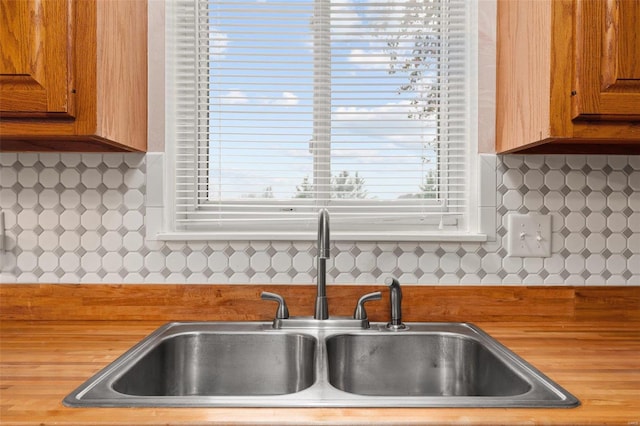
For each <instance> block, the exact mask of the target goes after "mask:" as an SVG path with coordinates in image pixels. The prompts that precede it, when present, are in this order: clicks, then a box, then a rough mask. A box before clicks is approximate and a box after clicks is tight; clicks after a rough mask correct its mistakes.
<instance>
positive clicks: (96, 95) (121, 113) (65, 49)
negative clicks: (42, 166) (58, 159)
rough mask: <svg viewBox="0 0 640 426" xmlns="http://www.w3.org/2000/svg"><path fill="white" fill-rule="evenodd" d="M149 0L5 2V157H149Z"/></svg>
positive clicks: (1, 101)
mask: <svg viewBox="0 0 640 426" xmlns="http://www.w3.org/2000/svg"><path fill="white" fill-rule="evenodd" d="M146 41H147V4H146V0H117V1H111V0H46V1H41V0H0V45H1V50H0V151H78V152H91V151H145V150H146V146H147V43H146Z"/></svg>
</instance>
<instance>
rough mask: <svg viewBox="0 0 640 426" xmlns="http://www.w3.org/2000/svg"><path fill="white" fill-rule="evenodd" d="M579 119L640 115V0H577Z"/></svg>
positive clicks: (576, 110)
mask: <svg viewBox="0 0 640 426" xmlns="http://www.w3.org/2000/svg"><path fill="white" fill-rule="evenodd" d="M573 106H574V118H587V119H603V120H617V119H620V120H639V119H640V0H577V3H576V90H575V96H574V105H573Z"/></svg>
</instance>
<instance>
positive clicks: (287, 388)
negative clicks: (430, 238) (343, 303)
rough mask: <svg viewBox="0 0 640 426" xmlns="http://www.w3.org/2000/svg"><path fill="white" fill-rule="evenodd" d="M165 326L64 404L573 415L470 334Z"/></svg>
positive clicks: (519, 367) (558, 396)
mask: <svg viewBox="0 0 640 426" xmlns="http://www.w3.org/2000/svg"><path fill="white" fill-rule="evenodd" d="M407 326H408V327H407V329H404V330H400V331H398V330H396V331H393V330H389V329H387V327H385V324H382V323H371V326H370V328H369V329H359V328H332V327H330V326H324V327H316V328H295V327H294V328H289V329H274V328H273V327H272V323H271V322H202V323H186V322H185V323H169V324H166V325H164V326H163V327H161V328H159V329H158V330H156V331H155V332H153V333H152V334H151V335H149V336H148V337H147V338H145V339H144V340H142V341H141V342H140V343H138V344H137V345H136V346H134V347H133V348H131V349H130V350H129V351H127V352H126V353H125V354H124V355H122V356H121V357H120V358H118V359H117V360H115V361H114V362H113V363H111V364H110V365H108V366H107V367H106V368H105V369H104V370H102V371H100V372H99V373H97V374H96V375H95V376H94V377H92V378H91V379H89V380H88V381H87V382H86V383H84V384H83V385H82V386H80V387H79V388H78V389H76V390H75V391H74V392H72V393H71V394H70V395H68V396H67V397H66V398H65V400H64V403H65V404H66V405H68V406H74V407H87V406H106V407H114V406H120V407H143V406H147V407H148V406H153V407H163V406H164V407H575V406H577V405H579V401H578V400H577V399H576V398H575V397H574V396H573V395H571V394H570V393H568V392H567V391H566V390H564V389H563V388H561V387H560V386H558V385H557V384H555V383H554V382H553V381H551V380H550V379H549V378H547V377H546V376H544V375H543V374H542V373H541V372H539V371H538V370H536V369H535V368H534V367H532V366H531V365H530V364H528V363H527V362H526V361H524V360H522V359H521V358H520V357H518V356H517V355H515V354H514V353H513V352H511V351H510V350H509V349H507V348H506V347H504V346H503V345H501V344H500V343H499V342H497V341H496V340H495V339H493V338H492V337H491V336H489V335H488V334H486V333H484V332H483V331H482V330H480V329H479V328H478V327H476V326H474V325H471V324H466V323H408V324H407Z"/></svg>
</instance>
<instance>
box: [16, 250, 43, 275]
mask: <svg viewBox="0 0 640 426" xmlns="http://www.w3.org/2000/svg"><path fill="white" fill-rule="evenodd" d="M16 266H17V267H18V268H19V269H20V270H22V271H33V270H34V269H35V268H36V266H38V257H37V256H36V255H35V254H33V253H31V252H28V251H25V252H22V253H20V255H19V256H18V258H17V259H16Z"/></svg>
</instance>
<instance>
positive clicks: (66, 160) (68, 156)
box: [60, 152, 82, 167]
mask: <svg viewBox="0 0 640 426" xmlns="http://www.w3.org/2000/svg"><path fill="white" fill-rule="evenodd" d="M60 161H62V163H63V164H64V165H65V166H67V167H76V166H77V165H78V164H80V163H81V162H82V155H81V154H79V153H77V152H65V153H62V154H60Z"/></svg>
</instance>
